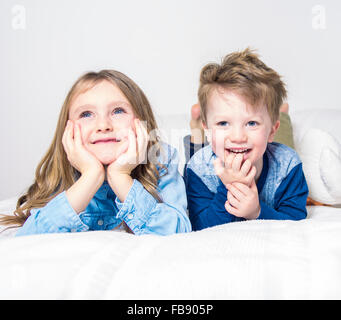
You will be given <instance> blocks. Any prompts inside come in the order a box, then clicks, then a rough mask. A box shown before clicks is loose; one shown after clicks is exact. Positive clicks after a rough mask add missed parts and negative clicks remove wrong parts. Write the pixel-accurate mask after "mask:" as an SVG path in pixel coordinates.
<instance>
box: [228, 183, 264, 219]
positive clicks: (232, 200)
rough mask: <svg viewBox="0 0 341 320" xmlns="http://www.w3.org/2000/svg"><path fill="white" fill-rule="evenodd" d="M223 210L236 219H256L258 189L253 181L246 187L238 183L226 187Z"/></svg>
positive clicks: (258, 208)
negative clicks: (225, 199)
mask: <svg viewBox="0 0 341 320" xmlns="http://www.w3.org/2000/svg"><path fill="white" fill-rule="evenodd" d="M227 189H228V192H227V201H226V202H225V209H226V210H227V212H229V213H230V214H233V215H234V216H236V217H240V218H245V219H248V220H249V219H257V218H258V217H259V214H260V205H259V198H258V189H257V185H256V182H255V180H252V182H251V185H250V186H247V185H245V184H243V183H240V182H234V183H232V184H228V185H227Z"/></svg>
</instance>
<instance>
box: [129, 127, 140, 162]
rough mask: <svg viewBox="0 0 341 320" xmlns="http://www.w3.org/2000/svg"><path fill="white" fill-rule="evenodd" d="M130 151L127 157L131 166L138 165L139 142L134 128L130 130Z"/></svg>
mask: <svg viewBox="0 0 341 320" xmlns="http://www.w3.org/2000/svg"><path fill="white" fill-rule="evenodd" d="M128 142H129V145H128V150H127V157H128V161H129V164H136V162H137V152H138V151H137V141H136V136H135V133H134V131H133V129H132V128H129V129H128Z"/></svg>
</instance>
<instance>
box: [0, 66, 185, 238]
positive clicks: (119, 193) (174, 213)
mask: <svg viewBox="0 0 341 320" xmlns="http://www.w3.org/2000/svg"><path fill="white" fill-rule="evenodd" d="M142 122H145V123H146V127H145V126H144V125H143V123H142ZM156 129H157V125H156V122H155V119H154V115H153V112H152V110H151V107H150V105H149V102H148V100H147V98H146V97H145V95H144V93H143V92H142V90H141V89H140V88H139V87H138V86H137V85H136V84H135V83H134V82H133V81H132V80H131V79H130V78H128V77H127V76H125V75H124V74H122V73H120V72H118V71H114V70H103V71H100V72H98V73H96V72H89V73H87V74H85V75H83V76H82V77H80V78H79V79H78V80H77V81H76V83H75V84H74V85H73V87H72V88H71V90H70V92H69V93H68V95H67V97H66V100H65V102H64V105H63V107H62V110H61V113H60V116H59V120H58V124H57V129H56V132H55V135H54V138H53V141H52V144H51V146H50V148H49V150H48V152H47V153H46V155H45V156H44V158H43V159H42V160H41V162H40V163H39V165H38V168H37V170H36V175H35V176H36V179H35V182H34V183H33V185H31V186H30V188H29V189H28V191H27V193H26V194H24V195H23V196H21V197H20V198H19V199H18V202H17V207H16V210H15V212H14V215H13V216H4V217H2V218H1V222H2V223H3V224H7V225H16V226H22V227H21V228H20V229H19V231H18V232H17V234H16V235H28V234H37V233H52V232H78V231H87V230H112V229H115V228H121V227H123V228H124V229H125V230H126V231H128V232H132V233H134V234H159V235H169V234H172V233H176V232H189V231H191V224H190V222H189V219H188V217H187V215H186V208H187V201H186V191H185V185H184V182H183V179H182V177H181V175H180V174H179V172H178V167H177V166H178V161H177V159H178V155H177V151H176V150H175V149H173V148H172V147H170V146H168V145H166V144H164V143H161V142H160V141H158V138H157V137H156V138H155V139H153V140H149V139H148V138H149V134H151V133H153V132H155V131H154V130H156ZM155 160H156V161H155Z"/></svg>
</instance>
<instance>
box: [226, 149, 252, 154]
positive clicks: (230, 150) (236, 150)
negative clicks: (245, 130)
mask: <svg viewBox="0 0 341 320" xmlns="http://www.w3.org/2000/svg"><path fill="white" fill-rule="evenodd" d="M225 150H226V151H228V152H229V153H230V152H232V153H234V154H240V153H241V154H247V153H248V152H250V151H251V149H250V148H225Z"/></svg>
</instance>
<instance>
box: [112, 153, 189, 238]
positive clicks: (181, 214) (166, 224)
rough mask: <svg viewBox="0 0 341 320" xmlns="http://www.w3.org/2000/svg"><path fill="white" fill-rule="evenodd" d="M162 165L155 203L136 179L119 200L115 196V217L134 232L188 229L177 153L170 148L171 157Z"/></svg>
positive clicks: (159, 232) (183, 186)
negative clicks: (117, 210)
mask: <svg viewBox="0 0 341 320" xmlns="http://www.w3.org/2000/svg"><path fill="white" fill-rule="evenodd" d="M167 162H168V163H166V164H165V166H166V167H167V172H166V174H164V175H162V174H163V173H162V172H161V178H160V180H159V182H158V191H159V196H160V198H161V199H162V202H158V201H157V200H156V199H155V198H154V197H153V196H152V195H151V194H150V193H149V192H148V191H147V190H146V189H145V188H144V187H143V185H142V184H141V183H140V182H139V181H138V180H136V179H134V182H133V185H132V187H131V188H130V190H129V193H128V195H127V197H126V199H125V201H124V202H123V203H122V202H121V201H120V200H119V199H118V198H116V200H115V203H116V206H117V208H118V209H119V212H118V213H117V217H118V218H120V219H122V220H124V222H125V223H126V224H127V225H128V227H129V228H130V229H131V230H132V231H133V232H134V234H137V235H140V234H158V235H170V234H173V233H179V232H190V231H191V229H192V228H191V223H190V221H189V218H188V216H187V212H186V209H187V199H186V190H185V184H184V181H183V178H182V176H181V175H180V173H179V171H178V163H179V161H178V154H177V151H176V150H175V149H173V148H172V151H171V154H170V159H169V161H167Z"/></svg>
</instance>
